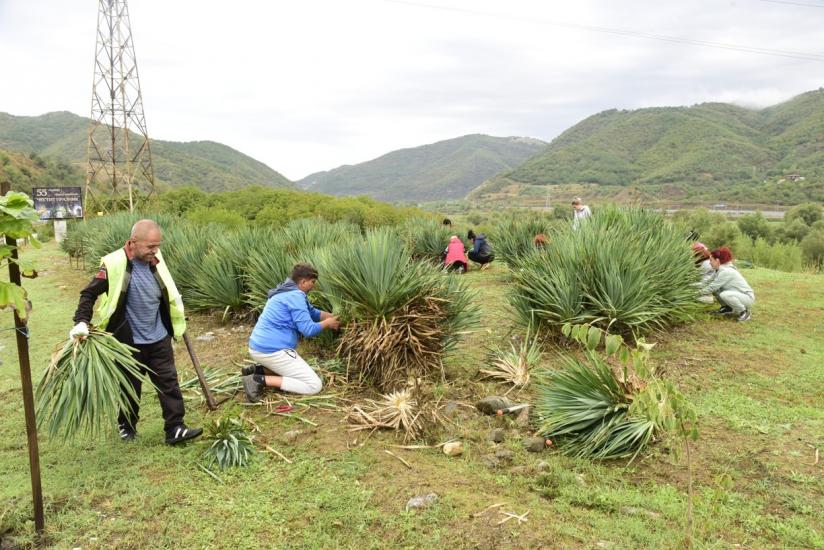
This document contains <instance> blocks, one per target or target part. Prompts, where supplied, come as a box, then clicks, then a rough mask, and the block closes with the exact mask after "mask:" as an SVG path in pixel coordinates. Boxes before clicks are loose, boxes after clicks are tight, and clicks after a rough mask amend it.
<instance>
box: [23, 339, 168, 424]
mask: <svg viewBox="0 0 824 550" xmlns="http://www.w3.org/2000/svg"><path fill="white" fill-rule="evenodd" d="M133 351H135V350H134V348H132V347H129V346H127V345H125V344H123V343H121V342H119V341H118V340H116V339H115V338H114V337H113V336H112V335H111V334H109V333H107V332H104V331H100V330H96V329H92V330H90V331H89V336H88V337H86V338H83V339H79V338H74V339H70V340H67V341H66V342H64V343H62V344H61V345H60V346H59V348H58V350H57V351H55V353H54V354H53V355H52V360H51V364H50V365H49V367H48V368H47V369H46V371H45V373H44V374H43V378H42V379H41V380H40V383H39V384H38V385H37V389H36V392H35V399H36V405H37V419H38V423H39V424H40V426H41V428H45V430H46V431H47V432H48V434H49V436H50V437H56V438H60V439H64V440H65V439H71V438H73V437H75V436H88V437H92V438H93V437H97V436H100V435H101V434H103V433H106V432H109V431H113V430H114V428H115V427H116V426H117V416H118V414H119V412H120V411H121V410H122V411H126V412H127V413H128V412H130V411H131V410H132V405H131V403H132V401H136V400H137V396H136V394H135V391H134V389H133V388H132V385H131V384H130V383H129V381H128V378H127V373H128V374H129V375H132V376H134V377H137V378H142V376H143V375H142V374H141V369H145V367H144V366H143V365H141V364H140V363H138V362H137V361H136V360H135V358H134V356H133V355H132V352H133ZM149 384H151V382H149ZM152 387H153V386H152Z"/></svg>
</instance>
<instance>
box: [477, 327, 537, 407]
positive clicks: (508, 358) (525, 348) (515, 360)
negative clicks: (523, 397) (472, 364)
mask: <svg viewBox="0 0 824 550" xmlns="http://www.w3.org/2000/svg"><path fill="white" fill-rule="evenodd" d="M542 354H543V353H542V351H541V347H540V344H539V342H538V340H537V338H536V337H532V338H531V337H530V335H529V333H527V335H526V337H525V338H524V339H523V340H522V341H521V343H520V345H519V346H518V347H515V345H514V344H510V349H509V350H501V349H494V350H492V352H491V354H490V357H491V367H492V368H487V369H480V371H479V372H480V374H481V375H482V376H483V377H484V378H494V379H497V380H500V381H503V382H506V383H507V384H512V386H513V387H512V388H510V389H509V390H508V391H507V393H509V392H510V391H512V390H513V389H515V388H523V387H526V386H527V385H528V384H529V380H530V375H529V373H530V371H531V370H532V368H533V367H535V366H536V365H537V364H538V362H539V361H540V360H541V355H542Z"/></svg>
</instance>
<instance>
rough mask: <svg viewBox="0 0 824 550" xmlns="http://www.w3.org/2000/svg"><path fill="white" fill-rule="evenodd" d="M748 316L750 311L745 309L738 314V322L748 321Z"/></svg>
mask: <svg viewBox="0 0 824 550" xmlns="http://www.w3.org/2000/svg"><path fill="white" fill-rule="evenodd" d="M750 317H752V315H750V312H749V311H748V310H746V309H745V310H744V311H742V312H741V315H739V316H738V322H739V323H743V322H744V321H749V320H750Z"/></svg>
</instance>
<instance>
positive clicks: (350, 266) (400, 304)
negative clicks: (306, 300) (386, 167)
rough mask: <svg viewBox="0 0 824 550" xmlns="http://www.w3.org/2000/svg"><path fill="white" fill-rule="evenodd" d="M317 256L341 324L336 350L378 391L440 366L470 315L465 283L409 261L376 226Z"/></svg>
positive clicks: (472, 307) (392, 238) (391, 236)
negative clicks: (359, 237) (355, 239)
mask: <svg viewBox="0 0 824 550" xmlns="http://www.w3.org/2000/svg"><path fill="white" fill-rule="evenodd" d="M324 258H325V259H324V260H323V264H322V271H321V273H322V274H321V278H322V285H323V293H324V294H325V295H326V296H327V297H329V299H330V300H334V301H335V302H336V303H338V304H339V305H340V307H339V309H338V312H339V313H340V315H341V316H342V319H343V320H344V322H345V330H344V333H343V336H342V337H341V339H340V344H339V346H338V352H339V354H340V355H341V357H343V358H344V359H345V360H346V361H347V362H348V363H349V364H350V365H354V366H355V367H356V369H357V373H358V374H359V376H360V377H361V378H362V379H364V380H367V381H369V382H371V383H373V384H375V385H376V386H377V387H378V388H380V389H381V390H383V391H391V390H393V389H397V388H398V387H400V386H402V385H405V384H406V382H407V380H408V378H410V377H413V378H416V379H417V378H427V377H429V376H431V375H432V374H433V373H436V372H438V373H439V372H441V368H442V364H441V357H442V354H443V352H444V351H446V349H448V348H449V347H450V346H451V345H453V344H454V342H455V339H456V338H457V336H458V335H459V334H460V332H461V331H462V330H464V329H466V328H468V327H469V326H470V325H471V323H472V322H473V321H474V319H475V318H476V316H477V307H476V306H475V304H474V303H473V301H472V295H471V293H470V291H469V290H468V288H467V287H466V285H465V283H464V282H463V281H462V280H459V279H458V278H457V277H447V276H444V275H442V274H441V273H440V272H438V271H434V270H432V269H431V266H430V265H429V264H427V263H423V262H417V261H414V260H413V259H412V258H411V256H410V254H409V252H408V251H407V250H406V249H405V248H403V247H400V246H398V245H397V240H396V236H395V235H394V234H393V233H392V232H391V231H389V230H386V229H379V230H374V231H372V232H370V233H368V234H367V236H366V238H365V239H364V240H363V241H362V242H354V243H350V244H349V245H346V246H343V247H340V248H336V249H335V251H334V254H327V255H326V256H325V257H324Z"/></svg>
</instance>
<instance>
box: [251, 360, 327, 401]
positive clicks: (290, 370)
mask: <svg viewBox="0 0 824 550" xmlns="http://www.w3.org/2000/svg"><path fill="white" fill-rule="evenodd" d="M249 356H251V358H252V359H253V360H255V361H257V362H258V363H260V364H261V365H263V367H264V368H265V369H266V370H269V371H272V372H273V373H274V374H276V375H277V376H280V377H281V378H283V382H281V384H280V389H282V390H283V391H287V392H291V393H300V394H303V395H314V394H316V393H319V392H320V390H321V388H322V387H323V384H322V383H321V381H320V377H319V376H318V375H317V373H316V372H315V371H314V370H312V367H310V366H309V364H308V363H307V362H306V361H304V360H303V357H301V356H300V355H298V352H296V351H295V350H293V349H283V350H280V351H276V352H275V353H260V352H259V351H255V350H253V349H251V348H250V349H249Z"/></svg>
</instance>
